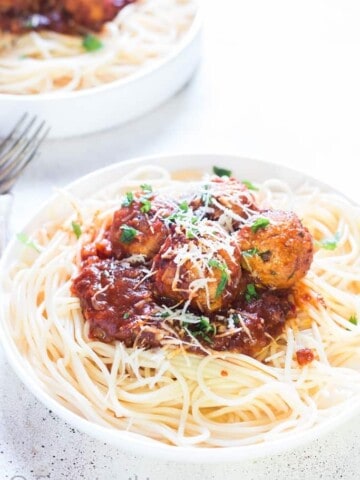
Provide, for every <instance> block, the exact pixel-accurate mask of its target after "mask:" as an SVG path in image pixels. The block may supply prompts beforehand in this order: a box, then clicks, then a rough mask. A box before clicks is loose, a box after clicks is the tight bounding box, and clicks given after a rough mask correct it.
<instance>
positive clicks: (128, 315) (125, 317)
mask: <svg viewBox="0 0 360 480" xmlns="http://www.w3.org/2000/svg"><path fill="white" fill-rule="evenodd" d="M129 317H130V313H129V312H126V313H124V315H123V319H124V320H127V319H128V318H129Z"/></svg>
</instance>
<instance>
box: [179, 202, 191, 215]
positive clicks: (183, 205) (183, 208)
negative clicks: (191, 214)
mask: <svg viewBox="0 0 360 480" xmlns="http://www.w3.org/2000/svg"><path fill="white" fill-rule="evenodd" d="M179 208H180V210H181V211H182V212H184V213H187V212H188V211H189V204H188V202H186V201H183V202H181V203H180V204H179Z"/></svg>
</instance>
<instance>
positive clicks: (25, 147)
mask: <svg viewBox="0 0 360 480" xmlns="http://www.w3.org/2000/svg"><path fill="white" fill-rule="evenodd" d="M35 120H36V118H35ZM33 124H34V121H32V122H31V126H32V125H33ZM49 131H50V128H46V129H45V122H42V123H41V124H40V125H39V126H38V127H37V128H36V130H35V132H33V133H32V135H31V137H30V138H28V139H26V141H25V139H24V138H23V137H21V139H22V140H23V141H25V143H24V144H21V143H20V142H17V146H16V147H13V148H12V150H11V155H9V152H7V154H6V156H7V157H8V158H7V161H6V166H5V168H3V169H2V170H1V172H0V194H1V193H4V192H8V191H9V190H10V189H11V187H12V186H13V185H14V183H15V181H16V180H17V178H18V177H19V175H20V174H21V172H22V171H23V170H24V168H25V167H26V166H27V165H28V163H29V162H30V161H31V160H32V159H33V158H34V156H35V154H36V152H37V151H38V148H39V146H40V145H41V144H42V142H43V141H44V140H45V138H46V137H47V135H48V133H49ZM28 132H29V128H26V129H25V130H24V132H23V133H22V135H23V134H24V133H26V134H27V133H28Z"/></svg>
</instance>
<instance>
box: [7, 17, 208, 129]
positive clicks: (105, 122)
mask: <svg viewBox="0 0 360 480" xmlns="http://www.w3.org/2000/svg"><path fill="white" fill-rule="evenodd" d="M201 23H202V22H201V9H200V8H198V12H197V14H196V16H195V19H194V21H193V23H192V25H191V27H190V30H189V31H188V32H187V34H186V35H185V36H184V38H183V39H182V40H181V42H180V43H179V44H178V45H177V46H175V47H174V50H173V52H172V53H171V55H169V56H167V57H165V58H164V59H163V60H161V61H159V62H156V63H154V64H153V65H152V66H149V67H147V68H144V69H142V70H140V71H139V73H137V74H134V75H131V76H129V77H127V78H125V79H121V80H117V81H114V82H111V83H108V84H105V85H102V86H100V87H95V88H91V89H87V90H80V91H76V92H63V93H57V92H54V93H47V94H39V95H11V94H0V135H1V134H3V133H6V132H8V131H9V128H10V127H11V125H13V124H15V122H16V121H17V120H18V119H19V117H20V116H21V115H22V114H23V113H24V112H28V113H30V114H36V115H38V116H39V118H41V119H42V120H45V121H46V122H47V123H48V125H50V126H51V131H50V134H49V137H50V138H59V137H60V138H64V137H72V136H78V135H84V134H89V133H93V132H97V131H101V130H106V129H108V128H111V127H114V126H116V125H120V124H123V123H125V122H128V121H130V120H133V119H135V118H137V117H139V116H141V115H143V114H145V113H147V112H149V111H151V110H152V109H154V108H155V107H157V106H159V105H160V104H161V103H163V102H164V101H165V100H168V99H169V98H170V97H171V96H173V95H174V94H175V93H176V92H178V91H179V90H180V89H181V88H182V87H183V86H184V85H185V83H186V82H187V81H188V80H189V79H190V78H191V76H192V75H193V73H194V71H195V68H196V67H197V65H198V62H199V59H200V51H201V48H200V37H201Z"/></svg>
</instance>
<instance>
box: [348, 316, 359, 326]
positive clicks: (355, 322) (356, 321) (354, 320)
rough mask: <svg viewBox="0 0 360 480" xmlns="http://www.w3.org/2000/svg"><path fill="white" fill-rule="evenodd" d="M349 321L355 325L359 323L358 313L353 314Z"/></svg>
mask: <svg viewBox="0 0 360 480" xmlns="http://www.w3.org/2000/svg"><path fill="white" fill-rule="evenodd" d="M349 322H350V323H352V324H353V325H357V324H358V318H357V316H356V315H351V317H350V318H349Z"/></svg>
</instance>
